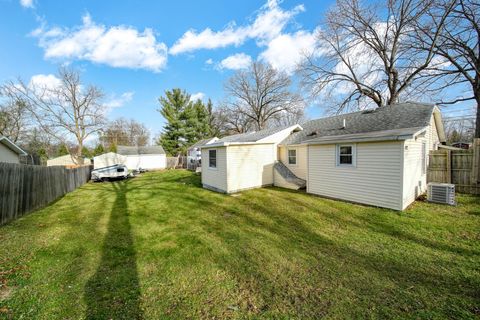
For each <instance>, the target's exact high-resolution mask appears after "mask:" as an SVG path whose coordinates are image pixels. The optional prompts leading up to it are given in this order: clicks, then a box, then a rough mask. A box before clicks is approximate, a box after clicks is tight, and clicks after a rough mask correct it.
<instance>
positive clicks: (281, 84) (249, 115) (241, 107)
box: [225, 62, 304, 131]
mask: <svg viewBox="0 0 480 320" xmlns="http://www.w3.org/2000/svg"><path fill="white" fill-rule="evenodd" d="M225 90H226V92H227V94H229V96H230V99H229V100H228V101H227V103H226V108H227V109H228V110H229V112H230V113H231V115H236V114H238V115H239V116H238V117H237V116H236V117H235V118H237V119H236V120H239V121H240V123H238V124H240V125H241V128H242V129H240V127H239V126H238V124H237V123H235V124H233V123H232V125H233V126H234V128H238V129H239V130H238V131H240V130H241V131H244V130H248V129H249V128H250V127H247V126H246V124H250V123H251V125H252V126H253V128H254V129H255V130H261V129H264V128H266V127H267V126H268V124H269V122H271V121H273V120H274V118H275V117H278V116H280V115H281V114H282V113H297V112H298V110H299V109H303V108H304V104H303V100H302V98H301V96H300V95H299V94H296V93H293V92H292V91H291V80H290V77H289V76H288V75H286V74H284V73H281V72H278V71H276V70H275V69H273V68H272V67H271V66H269V65H267V64H264V63H261V62H254V63H253V64H252V65H251V66H250V68H249V69H248V70H246V71H243V70H242V71H238V72H237V73H235V74H234V75H233V76H232V77H231V78H230V79H229V80H228V82H227V83H226V84H225ZM240 115H241V116H240ZM247 119H248V120H249V121H247V122H245V120H247Z"/></svg>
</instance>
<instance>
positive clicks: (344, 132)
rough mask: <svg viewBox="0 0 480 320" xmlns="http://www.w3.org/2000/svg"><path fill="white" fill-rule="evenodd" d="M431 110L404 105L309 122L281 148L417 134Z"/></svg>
mask: <svg viewBox="0 0 480 320" xmlns="http://www.w3.org/2000/svg"><path fill="white" fill-rule="evenodd" d="M434 108H435V106H434V105H431V104H423V103H413V102H407V103H399V104H395V105H391V106H385V107H381V108H377V109H373V110H363V111H358V112H352V113H347V114H341V115H336V116H333V117H326V118H320V119H315V120H310V121H307V122H306V123H304V124H302V128H303V131H299V132H296V133H293V134H292V135H290V136H288V137H287V138H286V139H285V140H283V141H282V143H281V144H284V145H287V144H290V145H291V144H300V143H304V142H307V141H308V142H310V141H318V142H320V141H328V140H331V141H333V140H344V139H348V138H359V137H361V136H365V137H372V136H378V135H376V134H373V133H374V132H378V133H382V134H383V133H384V134H392V133H394V131H395V130H397V131H399V133H401V132H402V131H405V132H411V131H415V130H417V131H418V130H419V128H424V127H426V126H428V125H429V123H430V120H431V117H432V114H433V111H434ZM344 119H345V127H343V124H344ZM341 136H344V137H343V138H344V139H342V137H341ZM328 137H331V138H328Z"/></svg>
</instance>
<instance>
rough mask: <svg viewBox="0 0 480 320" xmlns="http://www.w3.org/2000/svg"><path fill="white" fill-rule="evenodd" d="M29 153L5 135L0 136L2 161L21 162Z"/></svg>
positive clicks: (0, 160) (0, 157) (0, 158)
mask: <svg viewBox="0 0 480 320" xmlns="http://www.w3.org/2000/svg"><path fill="white" fill-rule="evenodd" d="M21 156H27V153H26V152H25V151H23V150H22V148H20V147H19V146H17V145H16V144H15V143H13V142H12V141H11V140H10V139H8V138H7V137H5V136H0V162H9V163H20V157H21Z"/></svg>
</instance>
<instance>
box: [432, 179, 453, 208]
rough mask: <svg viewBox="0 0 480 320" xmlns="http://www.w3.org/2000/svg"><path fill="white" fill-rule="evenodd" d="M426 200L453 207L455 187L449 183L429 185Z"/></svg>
mask: <svg viewBox="0 0 480 320" xmlns="http://www.w3.org/2000/svg"><path fill="white" fill-rule="evenodd" d="M427 200H428V201H430V202H436V203H445V204H449V205H452V206H454V205H455V204H456V202H455V185H454V184H450V183H434V182H431V183H429V184H428V189H427Z"/></svg>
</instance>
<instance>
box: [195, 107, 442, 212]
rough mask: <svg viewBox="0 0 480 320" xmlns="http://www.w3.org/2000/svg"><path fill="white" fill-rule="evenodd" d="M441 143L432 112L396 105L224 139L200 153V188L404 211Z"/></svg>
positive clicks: (436, 115) (420, 188)
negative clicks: (275, 189) (265, 190)
mask: <svg viewBox="0 0 480 320" xmlns="http://www.w3.org/2000/svg"><path fill="white" fill-rule="evenodd" d="M444 142H445V133H444V129H443V125H442V118H441V113H440V111H439V109H438V108H437V107H435V106H433V105H427V104H419V103H402V104H397V105H392V106H386V107H382V108H378V109H375V110H365V111H359V112H354V113H349V114H344V115H338V116H334V117H328V118H322V119H317V120H311V121H308V122H306V123H304V124H302V125H301V126H299V125H297V126H292V127H288V128H278V129H268V130H262V131H259V132H257V133H249V134H241V135H235V136H230V137H226V138H223V139H220V140H218V141H217V142H215V143H214V144H211V145H207V146H204V147H202V153H203V156H202V158H203V162H202V183H203V186H204V187H205V188H208V189H212V190H216V191H220V192H225V193H231V192H236V191H240V190H244V189H248V188H255V187H261V186H264V185H276V186H279V187H286V188H292V189H298V188H303V187H305V188H306V191H307V192H308V193H312V194H316V195H320V196H324V197H329V198H336V199H343V200H347V201H352V202H357V203H363V204H368V205H373V206H378V207H385V208H392V209H396V210H403V209H405V208H406V207H407V206H409V205H410V204H411V203H412V202H413V201H414V200H415V199H416V198H417V197H418V196H419V195H420V194H422V193H424V192H425V191H426V171H427V166H428V152H429V151H430V150H435V149H437V147H438V145H439V144H440V143H444Z"/></svg>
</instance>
